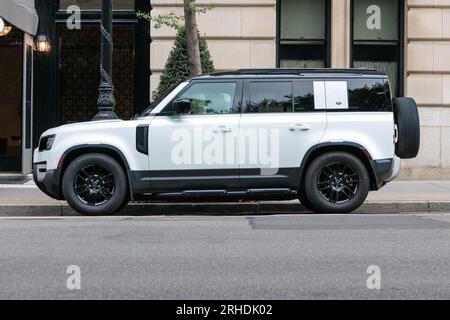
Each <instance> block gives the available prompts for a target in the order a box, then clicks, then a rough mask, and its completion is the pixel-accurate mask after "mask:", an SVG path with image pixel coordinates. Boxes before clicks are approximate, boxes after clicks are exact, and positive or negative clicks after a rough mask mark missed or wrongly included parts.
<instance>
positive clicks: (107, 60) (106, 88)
mask: <svg viewBox="0 0 450 320" xmlns="http://www.w3.org/2000/svg"><path fill="white" fill-rule="evenodd" d="M112 17H113V13H112V0H103V1H102V22H101V26H100V30H101V36H102V43H101V47H102V49H101V51H102V53H101V61H100V86H99V96H98V100H97V105H98V113H97V114H96V115H95V117H94V119H93V120H108V119H118V116H117V115H116V114H115V113H114V107H115V105H116V101H115V99H114V86H113V82H112V70H113V65H112V59H113V36H112Z"/></svg>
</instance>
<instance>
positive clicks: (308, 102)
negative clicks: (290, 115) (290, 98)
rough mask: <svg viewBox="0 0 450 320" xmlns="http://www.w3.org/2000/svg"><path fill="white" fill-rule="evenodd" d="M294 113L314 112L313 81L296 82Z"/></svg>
mask: <svg viewBox="0 0 450 320" xmlns="http://www.w3.org/2000/svg"><path fill="white" fill-rule="evenodd" d="M293 88H294V111H295V112H308V111H314V85H313V82H312V81H294V86H293Z"/></svg>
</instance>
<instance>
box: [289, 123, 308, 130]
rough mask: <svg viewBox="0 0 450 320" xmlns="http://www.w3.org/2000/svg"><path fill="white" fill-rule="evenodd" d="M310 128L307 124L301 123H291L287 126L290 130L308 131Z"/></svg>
mask: <svg viewBox="0 0 450 320" xmlns="http://www.w3.org/2000/svg"><path fill="white" fill-rule="evenodd" d="M310 129H311V128H310V127H309V126H308V125H305V124H301V123H298V124H293V125H291V126H290V127H289V130H291V131H308V130H310Z"/></svg>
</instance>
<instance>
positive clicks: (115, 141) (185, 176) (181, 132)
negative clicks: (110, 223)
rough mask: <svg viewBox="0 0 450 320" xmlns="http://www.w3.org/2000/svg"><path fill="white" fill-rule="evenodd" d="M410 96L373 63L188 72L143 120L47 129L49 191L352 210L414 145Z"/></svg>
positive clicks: (100, 204)
mask: <svg viewBox="0 0 450 320" xmlns="http://www.w3.org/2000/svg"><path fill="white" fill-rule="evenodd" d="M419 136H420V132H419V116H418V112H417V107H416V104H415V102H414V100H413V99H411V98H397V99H393V98H392V96H391V92H390V88H389V81H388V77H387V76H386V75H385V74H382V73H379V72H376V71H373V70H359V69H358V70H356V69H349V70H336V69H314V70H313V69H269V70H239V71H234V72H226V73H225V72H224V73H215V74H209V75H203V76H199V77H195V78H191V79H188V80H185V81H183V82H181V83H179V84H177V85H175V86H174V87H173V88H171V89H170V90H169V91H168V92H167V93H166V94H164V95H163V96H162V97H161V98H160V99H158V101H155V103H153V104H152V106H150V108H149V109H147V110H146V111H145V112H144V113H143V114H142V115H141V116H140V117H138V118H137V119H134V120H130V121H121V120H113V121H98V122H88V123H78V124H71V125H64V126H61V127H59V128H54V129H50V130H48V131H46V132H45V133H44V134H43V135H42V137H41V140H40V144H39V148H38V149H36V150H35V153H34V179H35V182H36V184H37V185H38V186H39V188H41V190H42V191H44V192H45V193H47V194H48V195H49V196H51V197H53V198H56V199H61V200H62V199H65V200H66V201H67V202H68V203H69V204H70V205H71V206H72V207H73V208H74V209H75V210H77V211H78V212H80V213H82V214H87V215H105V214H113V213H115V212H118V211H120V210H121V209H122V208H123V207H124V206H125V205H127V204H128V202H129V201H136V200H142V199H146V200H158V201H161V200H166V201H180V200H188V201H194V200H225V199H226V200H229V199H236V200H237V199H254V200H276V199H295V198H299V199H300V201H301V202H302V203H303V205H304V206H305V207H306V208H309V209H311V210H313V211H315V212H330V213H333V212H350V211H353V210H355V209H356V208H358V207H359V206H360V205H361V204H362V203H363V202H364V200H365V199H366V197H367V194H368V192H369V190H378V189H379V188H381V187H382V186H383V185H384V184H386V183H387V182H388V181H390V180H392V179H394V178H395V177H397V176H398V174H399V171H400V158H403V159H405V158H413V157H415V156H416V155H417V153H418V150H419Z"/></svg>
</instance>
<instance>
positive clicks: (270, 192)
mask: <svg viewBox="0 0 450 320" xmlns="http://www.w3.org/2000/svg"><path fill="white" fill-rule="evenodd" d="M265 195H266V196H289V197H293V198H295V197H296V196H297V191H296V190H292V189H289V188H276V189H248V190H237V191H231V190H230V191H229V190H184V191H181V192H163V193H146V194H144V196H146V197H156V198H192V197H194V198H221V197H235V198H239V197H244V198H245V197H249V196H250V197H251V196H255V197H258V196H260V197H263V196H265Z"/></svg>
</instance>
